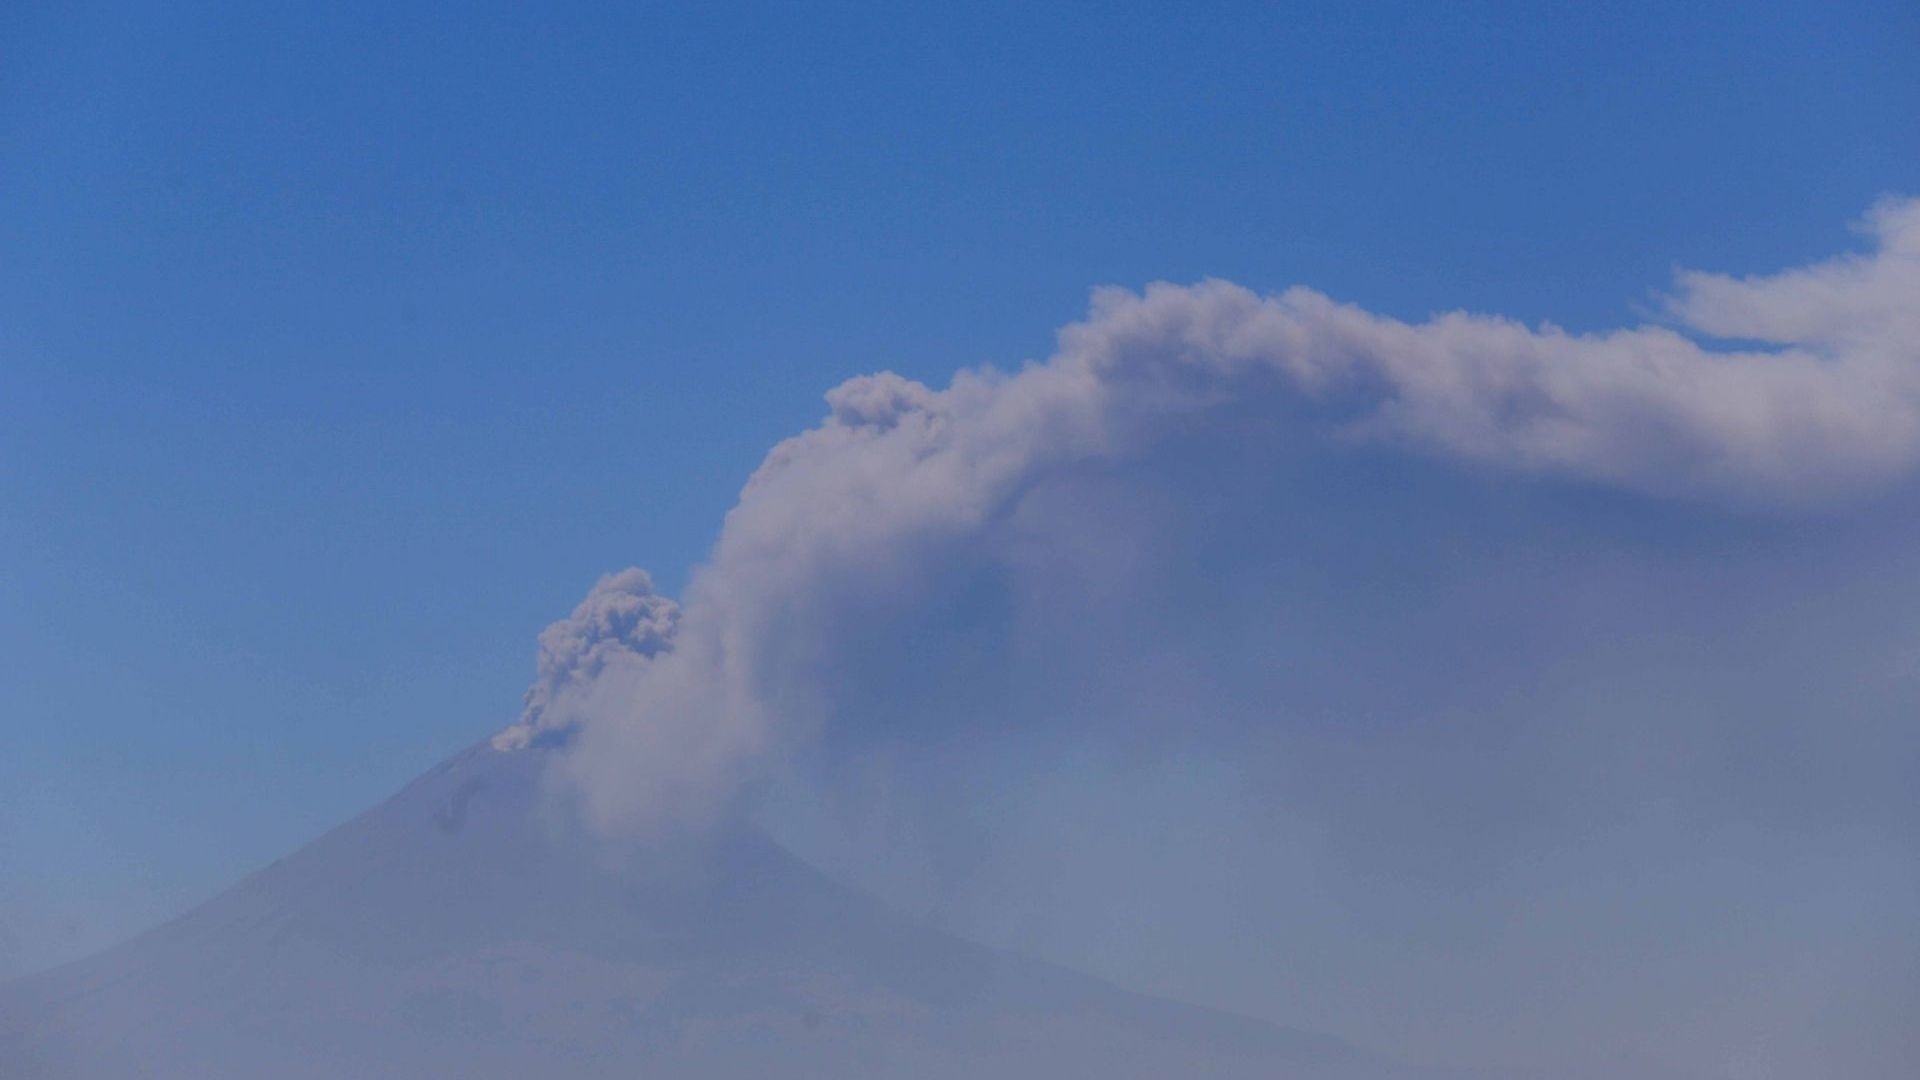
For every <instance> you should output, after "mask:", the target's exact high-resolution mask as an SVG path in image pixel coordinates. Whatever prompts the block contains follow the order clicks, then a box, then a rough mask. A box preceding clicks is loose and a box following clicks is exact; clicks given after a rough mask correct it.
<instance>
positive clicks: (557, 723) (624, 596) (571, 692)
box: [493, 569, 680, 750]
mask: <svg viewBox="0 0 1920 1080" xmlns="http://www.w3.org/2000/svg"><path fill="white" fill-rule="evenodd" d="M679 622H680V605H679V604H676V603H674V602H673V601H672V600H671V599H669V598H667V597H665V596H662V595H660V594H659V593H657V592H655V591H654V588H653V578H651V577H649V576H648V574H647V572H646V571H645V570H639V569H627V570H622V571H621V572H619V573H617V574H608V575H606V576H605V577H603V578H601V579H600V580H599V581H598V582H595V583H594V586H593V588H592V589H591V590H590V591H589V592H588V593H587V597H586V599H584V600H582V601H580V604H579V606H577V607H575V608H574V609H573V614H571V615H569V616H567V617H566V618H564V619H562V620H560V621H559V622H557V623H554V624H553V625H551V626H549V627H547V628H546V629H545V630H543V631H541V632H540V659H539V662H538V671H539V673H540V677H539V678H538V679H536V680H535V681H534V684H533V685H532V686H530V687H528V688H527V695H526V708H525V709H524V710H522V712H521V713H520V720H519V722H518V723H516V724H514V725H513V726H512V727H510V728H508V729H506V730H505V731H503V732H501V733H500V734H498V735H496V736H494V739H493V745H494V746H495V747H496V748H497V749H501V750H517V749H520V748H522V747H526V746H528V745H531V744H533V743H535V742H536V741H538V740H543V739H544V740H548V741H554V742H557V741H560V740H563V739H564V738H565V737H566V735H567V734H568V733H570V732H571V731H573V730H574V728H576V727H577V726H578V725H579V724H580V722H581V720H582V719H584V718H583V717H582V715H581V714H580V712H579V708H578V705H579V700H580V697H581V695H582V694H584V693H586V692H587V691H588V690H590V689H591V687H593V686H594V685H595V684H596V683H597V682H598V681H599V680H600V679H601V678H602V677H606V676H608V675H609V673H610V672H612V671H620V672H626V673H629V674H637V673H638V672H639V671H641V670H644V669H645V668H646V666H647V665H648V664H649V663H651V662H652V660H653V658H654V657H655V656H658V655H659V654H661V653H663V652H665V651H667V649H668V648H669V646H670V645H671V644H672V642H673V631H674V627H675V626H676V625H678V624H679Z"/></svg>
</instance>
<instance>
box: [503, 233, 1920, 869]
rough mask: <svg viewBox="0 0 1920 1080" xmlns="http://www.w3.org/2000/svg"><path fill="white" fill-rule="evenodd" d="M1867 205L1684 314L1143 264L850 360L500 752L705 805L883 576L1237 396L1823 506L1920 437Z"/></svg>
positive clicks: (792, 710) (831, 649)
mask: <svg viewBox="0 0 1920 1080" xmlns="http://www.w3.org/2000/svg"><path fill="white" fill-rule="evenodd" d="M1864 230H1865V232H1866V233H1867V234H1868V235H1869V236H1870V238H1871V240H1872V246H1871V249H1870V250H1868V251H1866V252H1864V253H1861V254H1856V255H1847V256H1842V257H1838V258H1834V259H1831V260H1828V261H1824V262H1820V263H1816V264H1813V265H1810V266H1807V267H1803V268H1799V269H1794V270H1789V271H1785V272H1782V273H1778V274H1773V275H1768V276H1760V277H1748V278H1736V277H1729V276H1725V275H1719V274H1705V273H1692V272H1689V273H1683V274H1681V275H1680V277H1679V279H1678V282H1677V292H1676V294H1675V295H1674V296H1673V297H1672V298H1671V299H1670V301H1669V303H1668V310H1669V312H1670V313H1671V316H1672V319H1673V322H1674V325H1672V326H1659V325H1648V326H1637V327H1633V328H1627V329H1619V330H1613V331H1609V332H1604V333H1594V334H1573V333H1567V332H1565V331H1562V330H1560V329H1557V328H1554V327H1550V326H1545V327H1539V328H1529V327H1527V326H1525V325H1522V324H1520V323H1518V322H1516V321H1513V320H1510V319H1505V318H1500V317H1495V316H1482V315H1471V314H1465V313H1449V314H1444V315H1439V316H1436V317H1434V318H1432V319H1429V320H1427V321H1425V322H1420V323H1409V322H1403V321H1400V320H1397V319H1392V318H1387V317H1384V316H1380V315H1375V314H1372V313H1369V312H1367V311H1365V310H1363V309H1361V308H1358V307H1355V306H1352V305H1347V304H1341V303H1337V302H1335V301H1334V300H1332V299H1330V298H1328V297H1326V296H1324V295H1322V294H1320V293H1318V292H1315V291H1313V290H1310V289H1305V288H1294V289H1289V290H1287V291H1285V292H1283V293H1281V294H1279V295H1276V296H1265V297H1263V296H1260V295H1257V294H1255V293H1253V292H1251V291H1249V290H1247V289H1245V288H1242V287H1240V286H1237V285H1233V284H1231V283H1228V282H1224V281H1204V282H1201V283H1199V284H1196V285H1190V286H1178V285H1171V284H1155V285H1151V286H1149V287H1147V288H1146V289H1145V290H1144V291H1142V292H1138V293H1135V292H1130V291H1127V290H1123V289H1102V290H1099V291H1097V292H1096V293H1095V294H1094V299H1093V306H1092V311H1091V313H1090V314H1089V316H1088V317H1087V318H1086V319H1085V320H1084V321H1082V322H1079V323H1075V324H1073V325H1071V326H1068V327H1067V328H1065V329H1064V330H1063V331H1062V332H1061V333H1060V337H1059V348H1058V350H1057V351H1056V352H1055V354H1054V355H1053V356H1052V357H1051V358H1050V359H1048V360H1046V361H1044V362H1041V363H1037V364H1031V365H1028V366H1026V367H1023V368H1021V369H1020V370H1018V371H1014V372H1006V371H1001V370H997V369H992V368H984V369H978V370H969V371H962V372H960V373H958V374H957V375H955V376H954V378H953V380H952V382H951V383H950V384H949V385H948V386H947V387H946V388H945V389H942V390H935V389H932V388H930V387H928V386H925V385H923V384H920V383H917V382H913V381H911V380H908V379H904V378H902V377H900V376H897V375H894V374H891V373H885V372H883V373H880V374H876V375H870V376H863V377H860V378H856V379H852V380H850V381H848V382H847V383H845V384H843V385H841V386H839V387H837V388H835V389H834V390H832V391H831V392H829V393H828V395H827V403H828V405H829V407H830V413H829V415H828V417H827V418H826V419H825V420H824V421H823V422H822V423H821V424H820V425H819V426H818V427H815V428H813V429H812V430H810V431H807V432H804V433H802V434H800V435H797V436H795V437H793V438H790V439H788V440H786V441H784V442H782V443H780V444H779V445H778V446H776V447H774V448H773V450H772V451H771V452H770V453H769V454H768V456H767V458H766V460H765V462H764V463H763V464H762V465H761V467H760V468H759V470H758V471H757V472H756V473H755V474H754V475H753V477H752V478H751V479H750V480H749V481H748V483H747V485H746V487H745V489H744V491H743V492H742V493H741V496H740V499H739V502H738V504H737V505H736V506H735V507H734V508H733V510H732V511H731V512H730V513H729V514H728V515H727V518H726V522H725V525H724V528H723V529H722V531H721V534H720V537H719V540H718V542H717V544H716V546H715V548H714V551H713V553H712V555H711V557H710V559H709V561H708V562H707V563H706V564H704V565H703V566H701V567H699V568H698V569H697V570H696V571H695V573H694V574H693V576H692V578H691V581H690V584H689V586H688V589H687V591H686V595H685V598H684V606H682V607H676V606H674V604H673V602H672V601H670V600H667V599H666V598H664V597H660V596H658V595H657V594H656V593H655V592H654V590H653V587H652V584H651V582H650V580H648V579H647V578H646V576H645V575H644V574H643V573H640V572H638V571H627V572H625V573H623V574H621V575H615V576H613V577H610V578H608V579H605V580H603V581H602V582H601V583H600V585H598V586H596V588H595V590H594V592H593V594H592V595H590V596H589V597H588V599H587V601H586V602H584V603H583V604H582V606H581V608H580V609H579V610H577V611H576V612H575V613H574V615H573V616H572V617H571V618H570V619H568V620H565V621H563V622H561V623H557V624H555V626H554V627H553V628H551V629H549V630H548V631H547V633H546V634H544V635H543V636H542V659H541V678H540V682H539V683H538V684H536V686H535V687H534V689H533V690H532V691H530V692H529V695H528V710H527V713H526V714H525V716H524V717H523V718H522V721H521V722H520V724H518V725H516V726H515V727H514V728H512V729H509V731H508V732H507V733H505V734H504V735H503V736H502V737H501V739H500V741H499V743H498V745H501V746H503V747H506V746H515V745H523V744H525V743H528V742H532V741H536V740H538V739H540V738H541V737H542V736H543V735H545V734H548V733H559V732H567V733H573V734H574V735H575V737H573V738H570V739H568V740H567V741H568V743H569V750H568V752H567V753H566V754H565V755H564V756H563V758H562V761H561V766H560V772H561V773H562V774H563V775H564V776H565V777H566V778H568V779H570V780H571V781H572V782H573V783H574V785H575V787H576V790H577V791H578V792H579V793H580V794H581V795H582V796H583V802H584V805H585V807H586V808H587V810H588V811H589V814H590V816H591V817H593V818H595V819H597V820H598V821H600V822H601V823H602V824H603V825H605V826H607V827H609V828H612V829H616V830H623V831H639V832H642V833H645V832H650V831H656V830H661V829H675V828H681V827H687V826H691V825H696V824H698V823H700V822H703V821H706V820H709V819H710V818H711V817H712V816H713V815H714V814H716V813H720V812H722V811H724V810H725V808H727V807H728V806H729V805H731V803H732V801H733V800H734V798H735V796H736V794H737V792H738V791H739V789H740V788H741V786H742V784H743V783H745V782H747V781H748V780H750V779H751V778H752V777H754V776H756V775H758V774H759V773H761V772H762V771H763V770H764V769H765V767H766V766H767V764H768V762H769V760H771V759H772V758H774V757H775V756H777V755H778V754H779V753H780V752H782V751H783V750H785V749H788V748H791V747H792V746H794V745H796V744H797V743H798V742H800V741H802V740H803V739H805V738H806V737H807V736H808V735H810V734H814V733H817V732H819V731H820V730H822V729H823V728H825V727H826V726H827V725H829V724H830V723H831V721H832V718H833V713H834V708H833V704H832V699H833V692H832V690H831V688H830V687H829V686H826V685H824V682H823V680H826V679H828V678H829V677H830V676H829V675H828V674H827V673H829V672H831V671H832V670H833V657H834V653H835V650H836V648H837V647H838V645H837V641H838V637H837V635H839V634H841V633H842V632H843V631H844V628H845V627H846V626H847V625H849V623H850V622H852V621H857V620H858V619H859V618H860V617H861V613H862V612H863V611H865V612H869V613H870V610H871V607H870V605H872V604H874V603H879V602H882V601H879V600H876V599H875V598H891V600H889V601H887V602H893V601H899V602H910V598H911V597H912V596H914V595H916V593H917V592H918V591H922V590H924V588H925V583H926V582H927V581H928V579H929V578H931V577H935V576H937V575H938V574H939V573H940V572H941V567H942V566H945V565H950V564H952V563H953V562H954V561H955V560H961V561H964V560H966V559H968V558H977V557H991V556H983V555H982V554H981V551H982V548H983V546H985V544H986V539H985V538H986V537H987V536H988V534H989V533H991V532H992V531H993V530H994V529H995V528H997V527H998V525H999V523H1002V522H1004V521H1006V520H1007V519H1008V518H1009V517H1010V516H1011V515H1014V514H1015V513H1016V512H1017V509H1018V506H1019V503H1020V501H1021V500H1022V499H1023V497H1025V495H1026V494H1027V493H1028V492H1029V491H1030V490H1031V489H1032V488H1033V486H1034V485H1035V484H1036V483H1038V482H1040V481H1042V480H1043V479H1044V478H1045V477H1047V476H1049V475H1052V474H1056V473H1058V472H1060V471H1061V470H1068V469H1075V468H1085V467H1089V466H1091V467H1098V466H1100V465H1102V464H1103V463H1116V462H1125V461H1138V460H1141V459H1151V458H1152V457H1153V455H1155V454H1156V453H1158V452H1160V451H1161V449H1162V448H1163V447H1164V446H1166V445H1168V444H1169V443H1170V442H1171V441H1172V440H1171V439H1170V433H1174V432H1179V431H1187V430H1192V429H1193V428H1194V427H1195V426H1196V425H1198V426H1201V427H1204V426H1205V425H1206V424H1207V423H1208V421H1209V419H1210V418H1211V417H1214V416H1216V415H1217V414H1220V413H1223V412H1225V411H1228V410H1234V409H1239V410H1241V411H1242V412H1243V413H1244V411H1245V410H1247V409H1249V408H1250V409H1252V410H1254V412H1255V415H1256V416H1257V417H1265V418H1266V420H1265V422H1267V423H1268V424H1269V426H1275V427H1277V426H1288V427H1289V429H1290V430H1293V429H1297V430H1300V431H1304V432H1307V433H1309V434H1317V435H1321V436H1324V437H1325V438H1326V439H1327V440H1331V441H1332V442H1334V443H1343V442H1345V443H1368V444H1377V445H1384V446H1391V447H1401V448H1404V449H1405V450H1408V451H1411V452H1414V453H1417V454H1424V455H1430V456H1435V457H1439V458H1442V459H1448V460H1454V461H1458V462H1461V463H1465V464H1468V465H1471V466H1475V467H1480V468H1484V469H1489V470H1497V471H1504V472H1508V473H1515V474H1526V475H1533V476H1538V477H1543V478H1561V479H1564V480H1573V481H1580V482H1585V483H1590V484H1597V485H1603V486H1608V487H1614V488H1618V489H1623V490H1627V491H1631V492H1637V493H1642V494H1645V495H1650V496H1655V497H1660V498H1668V499H1685V500H1694V501H1699V502H1704V503H1707V504H1711V505H1716V506H1721V507H1725V508H1728V509H1732V510H1737V511H1745V512H1752V511H1764V512H1769V513H1779V512H1783V511H1787V512H1791V511H1811V510H1821V509H1830V508H1832V507H1833V506H1836V505H1838V504H1840V503H1841V502H1844V501H1845V500H1847V499H1850V498H1858V497H1861V496H1863V495H1866V494H1869V493H1871V492H1872V491H1874V490H1876V489H1878V488H1882V487H1884V486H1886V485H1889V484H1891V483H1894V482H1896V481H1897V480H1898V479H1899V478H1901V477H1902V476H1904V475H1905V474H1906V473H1907V472H1908V471H1909V470H1910V469H1911V468H1912V466H1913V464H1914V462H1915V459H1916V457H1920V200H1911V199H1909V200H1887V201H1884V202H1882V203H1881V204H1880V205H1878V206H1877V207H1876V208H1874V209H1873V211H1872V212H1871V213H1870V214H1869V216H1868V217H1867V219H1866V221H1865V224H1864ZM1716 339H1717V340H1718V341H1719V342H1720V343H1721V344H1715V343H1714V342H1715V340H1716ZM862 605H869V607H868V608H865V609H863V608H862Z"/></svg>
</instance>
